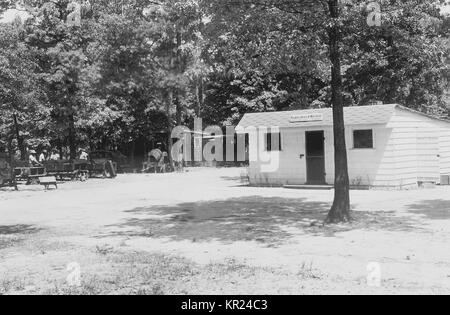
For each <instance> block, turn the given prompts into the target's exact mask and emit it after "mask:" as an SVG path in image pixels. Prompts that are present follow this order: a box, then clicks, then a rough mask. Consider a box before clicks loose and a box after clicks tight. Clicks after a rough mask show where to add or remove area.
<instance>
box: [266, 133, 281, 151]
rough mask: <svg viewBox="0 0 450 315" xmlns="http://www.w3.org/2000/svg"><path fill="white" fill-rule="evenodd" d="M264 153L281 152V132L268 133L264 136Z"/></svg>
mask: <svg viewBox="0 0 450 315" xmlns="http://www.w3.org/2000/svg"><path fill="white" fill-rule="evenodd" d="M266 151H267V152H274V151H281V132H277V133H274V132H269V133H267V134H266Z"/></svg>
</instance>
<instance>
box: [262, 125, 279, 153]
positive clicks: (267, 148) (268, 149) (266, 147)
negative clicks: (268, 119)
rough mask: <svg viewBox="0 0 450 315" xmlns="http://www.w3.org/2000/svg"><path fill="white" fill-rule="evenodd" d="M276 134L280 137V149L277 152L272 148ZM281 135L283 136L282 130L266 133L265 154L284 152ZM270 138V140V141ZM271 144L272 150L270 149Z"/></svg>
mask: <svg viewBox="0 0 450 315" xmlns="http://www.w3.org/2000/svg"><path fill="white" fill-rule="evenodd" d="M275 134H278V135H279V137H278V139H279V140H278V141H279V143H278V147H279V148H278V149H277V150H274V149H273V148H272V136H273V135H275ZM281 134H282V132H281V130H280V131H278V132H271V131H268V132H266V133H264V151H265V152H283V142H282V141H283V140H282V139H283V137H282V135H281ZM269 136H270V139H269ZM269 140H270V141H269ZM269 144H270V148H269Z"/></svg>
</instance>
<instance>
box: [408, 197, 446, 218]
mask: <svg viewBox="0 0 450 315" xmlns="http://www.w3.org/2000/svg"><path fill="white" fill-rule="evenodd" d="M408 209H409V212H411V213H414V214H418V215H422V216H425V217H426V218H428V219H430V220H450V200H423V201H421V202H420V203H417V204H412V205H409V206H408Z"/></svg>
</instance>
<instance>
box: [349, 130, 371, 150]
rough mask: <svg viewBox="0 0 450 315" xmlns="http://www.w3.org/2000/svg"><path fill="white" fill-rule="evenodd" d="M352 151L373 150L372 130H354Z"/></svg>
mask: <svg viewBox="0 0 450 315" xmlns="http://www.w3.org/2000/svg"><path fill="white" fill-rule="evenodd" d="M353 148H354V149H373V148H374V146H373V130H372V129H369V130H354V131H353Z"/></svg>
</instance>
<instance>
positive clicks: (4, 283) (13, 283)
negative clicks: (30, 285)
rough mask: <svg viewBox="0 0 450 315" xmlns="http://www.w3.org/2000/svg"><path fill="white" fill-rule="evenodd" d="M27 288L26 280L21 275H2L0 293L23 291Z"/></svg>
mask: <svg viewBox="0 0 450 315" xmlns="http://www.w3.org/2000/svg"><path fill="white" fill-rule="evenodd" d="M24 289H25V280H24V279H22V278H20V277H13V278H8V277H2V278H1V279H0V295H3V294H6V293H8V292H16V291H23V290H24Z"/></svg>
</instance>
